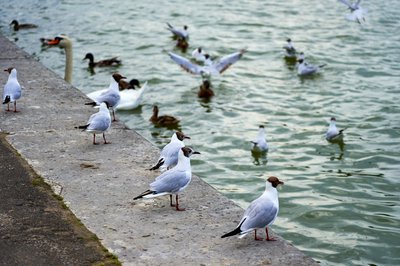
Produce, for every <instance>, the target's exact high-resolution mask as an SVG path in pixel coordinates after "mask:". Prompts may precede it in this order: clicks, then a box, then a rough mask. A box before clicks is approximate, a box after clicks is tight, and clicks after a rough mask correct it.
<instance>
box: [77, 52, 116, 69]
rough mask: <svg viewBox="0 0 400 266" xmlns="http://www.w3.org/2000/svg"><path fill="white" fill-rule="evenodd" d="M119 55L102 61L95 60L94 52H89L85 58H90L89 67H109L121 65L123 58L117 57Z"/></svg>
mask: <svg viewBox="0 0 400 266" xmlns="http://www.w3.org/2000/svg"><path fill="white" fill-rule="evenodd" d="M117 58H118V57H112V58H109V59H103V60H100V61H96V62H95V61H94V56H93V54H92V53H87V54H86V55H85V57H84V58H83V60H86V59H89V68H94V67H108V66H119V65H121V62H122V61H121V60H118V59H117Z"/></svg>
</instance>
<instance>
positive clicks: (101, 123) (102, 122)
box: [75, 102, 111, 145]
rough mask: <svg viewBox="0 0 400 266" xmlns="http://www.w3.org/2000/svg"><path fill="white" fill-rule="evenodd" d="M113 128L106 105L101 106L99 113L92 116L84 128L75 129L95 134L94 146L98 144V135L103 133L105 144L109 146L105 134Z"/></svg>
mask: <svg viewBox="0 0 400 266" xmlns="http://www.w3.org/2000/svg"><path fill="white" fill-rule="evenodd" d="M110 127H111V116H110V111H109V110H108V107H107V104H106V103H104V102H103V103H101V104H100V110H99V112H98V113H95V114H92V115H91V116H90V118H89V121H88V122H87V124H86V125H84V126H78V127H75V128H79V129H83V130H84V131H86V132H90V133H93V144H95V145H96V144H98V143H96V134H100V133H103V139H104V144H109V143H110V142H107V140H106V136H105V134H104V132H106V131H107V130H108V129H109V128H110Z"/></svg>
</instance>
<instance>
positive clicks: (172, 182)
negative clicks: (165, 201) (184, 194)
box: [150, 168, 190, 193]
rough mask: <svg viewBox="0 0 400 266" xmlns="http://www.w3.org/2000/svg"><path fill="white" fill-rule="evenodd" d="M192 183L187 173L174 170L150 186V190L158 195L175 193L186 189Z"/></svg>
mask: <svg viewBox="0 0 400 266" xmlns="http://www.w3.org/2000/svg"><path fill="white" fill-rule="evenodd" d="M189 182H190V176H188V175H187V173H186V171H177V170H175V169H174V168H172V169H171V170H168V171H166V172H164V173H163V174H161V175H160V176H159V177H157V178H156V180H155V181H154V182H153V183H151V184H150V189H151V190H153V191H156V192H157V193H162V192H170V193H175V192H178V191H179V190H180V189H182V188H183V187H185V186H186V185H187V184H188V183H189Z"/></svg>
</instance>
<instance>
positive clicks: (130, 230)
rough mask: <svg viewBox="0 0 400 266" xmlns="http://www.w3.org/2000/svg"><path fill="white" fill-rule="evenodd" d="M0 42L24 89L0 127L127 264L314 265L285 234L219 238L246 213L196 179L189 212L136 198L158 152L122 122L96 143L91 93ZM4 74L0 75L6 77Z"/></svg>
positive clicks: (186, 203) (4, 60)
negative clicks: (88, 126)
mask: <svg viewBox="0 0 400 266" xmlns="http://www.w3.org/2000/svg"><path fill="white" fill-rule="evenodd" d="M0 47H1V56H0V57H1V58H0V67H1V68H6V67H10V66H14V67H16V68H17V70H18V79H19V81H20V83H21V84H22V85H23V86H24V87H25V89H24V91H23V97H22V99H21V100H20V101H19V104H18V107H19V110H20V112H18V113H13V112H5V111H4V108H3V111H1V112H0V119H1V130H3V131H6V132H11V134H10V135H9V136H8V138H7V139H8V141H9V142H10V143H11V144H12V145H13V146H14V147H15V148H16V149H17V150H18V152H19V153H20V154H21V155H22V156H23V158H25V159H26V160H27V161H28V163H29V164H30V165H31V166H32V167H33V168H34V170H35V171H36V172H37V173H38V174H39V175H41V176H42V177H43V178H45V180H46V181H48V182H49V183H50V184H51V185H52V186H53V187H54V189H55V191H56V192H57V191H59V192H60V193H61V196H63V197H64V200H65V202H66V203H67V205H68V206H69V207H70V209H71V210H72V211H73V212H74V213H75V215H76V216H77V217H78V218H79V219H81V221H82V222H83V223H84V224H85V225H86V226H87V227H88V229H89V230H91V231H92V232H93V233H95V234H96V235H97V236H98V237H99V238H100V239H101V241H102V243H103V245H104V246H105V247H107V248H108V249H109V250H110V251H111V252H113V253H115V254H116V255H117V256H118V257H119V260H120V261H122V262H123V263H124V264H125V265H159V264H164V265H177V264H178V265H199V264H201V265H245V264H251V265H264V264H271V265H313V264H316V262H314V261H313V260H312V259H311V258H309V257H306V256H305V255H304V254H303V253H302V252H300V251H299V250H297V249H296V248H295V247H293V246H291V245H290V244H289V243H288V242H286V241H284V240H282V239H280V238H279V237H278V236H275V237H277V238H278V241H274V242H265V241H260V242H258V241H254V240H253V238H252V237H251V236H249V237H246V238H244V239H237V238H235V237H233V238H225V239H221V238H220V236H221V235H222V234H223V233H226V232H227V230H230V229H233V228H234V227H235V226H236V224H237V222H238V220H239V219H240V217H241V215H242V213H243V210H242V209H241V208H240V207H238V206H237V205H236V204H234V203H233V202H232V201H230V200H228V199H227V198H226V197H224V196H222V195H221V194H220V193H218V192H217V191H216V190H214V189H213V188H212V187H210V186H209V185H208V184H206V183H205V182H203V181H201V180H200V179H199V178H198V177H196V176H194V177H193V180H192V183H191V184H190V185H189V187H188V188H187V190H186V191H185V192H184V193H183V194H182V197H181V201H180V203H181V205H182V207H186V211H185V212H176V211H175V210H174V209H172V208H170V207H169V198H168V197H163V198H158V199H155V200H147V201H133V200H132V198H133V197H134V196H136V195H138V194H139V193H141V192H142V191H144V190H146V189H147V188H148V184H149V183H150V182H151V181H152V180H153V179H154V177H156V176H157V174H158V173H155V172H151V171H148V170H146V169H148V167H149V166H151V165H152V164H153V163H154V161H155V159H156V158H157V157H158V153H159V150H158V149H157V148H156V147H155V146H153V145H152V144H151V143H150V142H148V141H147V140H145V139H144V138H143V137H141V136H140V135H138V134H137V133H136V132H135V131H133V130H129V129H127V128H126V127H125V126H124V125H123V124H122V123H119V122H116V123H113V124H112V129H111V130H110V132H109V133H108V134H107V137H108V138H107V140H109V141H111V142H112V144H109V145H103V144H101V145H96V146H95V145H92V143H91V136H90V135H88V134H86V133H85V132H80V131H77V130H75V129H74V126H76V125H78V124H82V123H85V122H86V121H87V119H88V117H89V116H90V114H92V113H93V112H94V110H93V109H92V108H90V107H88V106H85V105H83V103H84V102H85V101H87V98H86V96H85V95H83V94H82V93H81V92H80V91H79V90H77V89H75V88H73V87H72V86H70V85H69V84H67V83H65V82H64V81H63V80H62V79H61V78H60V77H59V76H57V75H56V74H55V73H53V72H51V71H49V70H48V69H46V68H45V67H44V66H43V65H41V64H40V63H38V62H36V61H34V60H32V59H30V57H29V56H28V55H27V54H25V53H24V52H22V51H19V50H18V49H17V47H16V46H14V44H12V43H10V42H9V41H8V40H6V39H5V38H4V37H0ZM6 79H7V75H6V74H1V75H0V84H5V82H6ZM105 86H107V84H105Z"/></svg>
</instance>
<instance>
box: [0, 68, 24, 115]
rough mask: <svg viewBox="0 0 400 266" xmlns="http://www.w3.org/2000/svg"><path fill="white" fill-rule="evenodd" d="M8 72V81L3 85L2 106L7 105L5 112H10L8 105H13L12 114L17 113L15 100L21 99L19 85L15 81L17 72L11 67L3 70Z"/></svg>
mask: <svg viewBox="0 0 400 266" xmlns="http://www.w3.org/2000/svg"><path fill="white" fill-rule="evenodd" d="M4 71H6V72H8V73H9V75H8V80H7V83H6V85H4V90H3V104H7V111H10V103H14V112H17V100H19V99H20V98H21V94H22V90H21V85H20V84H19V82H18V79H17V70H16V69H15V68H13V67H10V68H7V69H4Z"/></svg>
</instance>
